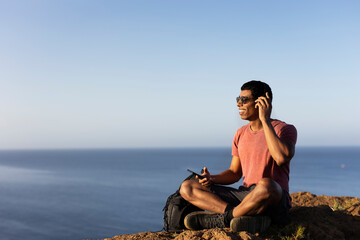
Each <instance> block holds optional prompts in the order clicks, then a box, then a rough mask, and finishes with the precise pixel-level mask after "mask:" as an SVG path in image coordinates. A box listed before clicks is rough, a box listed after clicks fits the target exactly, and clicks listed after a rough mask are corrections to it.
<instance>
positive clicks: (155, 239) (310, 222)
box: [106, 192, 360, 240]
mask: <svg viewBox="0 0 360 240" xmlns="http://www.w3.org/2000/svg"><path fill="white" fill-rule="evenodd" d="M290 195H291V198H292V203H293V208H292V209H291V210H290V216H291V219H292V222H291V224H289V225H288V226H285V227H279V226H271V227H270V229H269V230H268V231H267V232H265V233H262V234H260V235H259V234H256V235H254V234H250V233H247V232H239V233H233V232H231V231H230V229H229V228H214V229H208V230H201V231H190V230H189V231H184V232H182V233H180V234H174V233H167V232H155V233H151V232H146V233H137V234H132V235H127V234H124V235H119V236H115V237H113V238H107V239H106V240H125V239H133V240H137V239H139V240H140V239H151V240H163V239H174V240H200V239H201V240H215V239H224V240H240V239H243V240H258V239H259V240H260V239H281V238H283V239H315V240H317V239H319V240H320V239H321V240H324V239H329V240H332V239H334V240H339V239H346V240H359V239H360V199H359V198H354V197H336V196H323V195H321V196H316V195H314V194H312V193H308V192H297V193H292V194H290Z"/></svg>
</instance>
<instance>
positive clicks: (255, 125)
mask: <svg viewBox="0 0 360 240" xmlns="http://www.w3.org/2000/svg"><path fill="white" fill-rule="evenodd" d="M250 128H251V130H252V131H254V132H256V131H260V130H262V129H263V126H262V123H261V121H260V119H256V120H254V121H250Z"/></svg>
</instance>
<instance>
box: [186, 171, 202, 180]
mask: <svg viewBox="0 0 360 240" xmlns="http://www.w3.org/2000/svg"><path fill="white" fill-rule="evenodd" d="M188 172H191V173H193V174H195V175H196V176H198V177H199V178H200V179H203V178H205V177H204V176H202V175H200V174H198V173H196V172H193V171H191V170H190V169H188Z"/></svg>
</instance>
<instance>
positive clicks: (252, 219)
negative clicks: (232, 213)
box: [230, 216, 271, 234]
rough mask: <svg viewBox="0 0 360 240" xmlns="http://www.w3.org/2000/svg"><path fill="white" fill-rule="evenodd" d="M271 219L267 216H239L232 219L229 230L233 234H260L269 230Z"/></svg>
mask: <svg viewBox="0 0 360 240" xmlns="http://www.w3.org/2000/svg"><path fill="white" fill-rule="evenodd" d="M270 224H271V219H270V217H268V216H241V217H236V218H233V219H232V220H231V222H230V229H231V231H233V232H241V231H247V232H249V233H253V234H254V233H261V232H263V231H265V230H266V229H268V228H269V226H270Z"/></svg>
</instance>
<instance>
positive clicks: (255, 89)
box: [241, 80, 273, 101]
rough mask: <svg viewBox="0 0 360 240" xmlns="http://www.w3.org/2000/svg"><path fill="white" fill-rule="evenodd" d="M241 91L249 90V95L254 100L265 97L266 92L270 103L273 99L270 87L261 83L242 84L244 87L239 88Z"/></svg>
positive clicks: (254, 81) (253, 81)
mask: <svg viewBox="0 0 360 240" xmlns="http://www.w3.org/2000/svg"><path fill="white" fill-rule="evenodd" d="M241 90H251V94H252V96H253V98H254V99H255V100H256V99H257V98H258V97H261V96H264V97H266V92H268V93H269V97H270V101H272V99H273V94H272V91H271V88H270V86H269V85H268V84H266V83H264V82H261V81H256V80H252V81H250V82H247V83H244V85H242V87H241Z"/></svg>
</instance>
